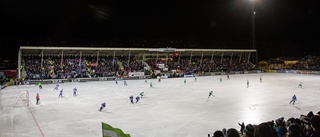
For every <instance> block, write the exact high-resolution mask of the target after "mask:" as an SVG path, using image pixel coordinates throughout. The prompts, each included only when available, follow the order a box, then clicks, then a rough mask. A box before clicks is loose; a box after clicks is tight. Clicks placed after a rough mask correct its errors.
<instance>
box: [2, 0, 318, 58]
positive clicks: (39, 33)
mask: <svg viewBox="0 0 320 137" xmlns="http://www.w3.org/2000/svg"><path fill="white" fill-rule="evenodd" d="M0 5H1V15H2V16H1V21H0V22H1V23H0V24H1V30H0V32H1V36H0V37H1V38H0V45H1V47H0V50H1V51H0V54H1V55H0V58H4V59H16V58H17V54H18V51H17V49H18V47H19V46H22V45H24V46H25V45H30V46H42V45H43V46H87V47H89V46H93V47H137V48H148V47H149V48H164V47H173V48H210V49H230V48H233V49H249V47H250V38H251V37H250V32H251V28H252V27H251V25H252V24H251V21H252V18H251V17H252V14H251V11H252V2H251V1H250V0H192V1H191V0H190V1H189V0H186V1H182V0H181V1H177V0H126V1H124V0H114V1H108V0H3V1H1V4H0ZM255 9H256V10H255V11H256V13H257V14H256V19H255V21H256V22H255V25H256V27H255V30H256V42H257V44H256V47H257V49H258V51H259V60H262V59H267V58H272V57H279V56H281V57H283V56H285V57H303V56H305V55H308V54H311V55H319V53H320V52H319V50H320V22H319V20H320V14H319V13H320V1H319V0H256V2H255Z"/></svg>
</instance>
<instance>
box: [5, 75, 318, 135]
mask: <svg viewBox="0 0 320 137" xmlns="http://www.w3.org/2000/svg"><path fill="white" fill-rule="evenodd" d="M260 76H261V77H262V82H260V80H259V79H260ZM219 78H222V82H220V80H219ZM184 79H187V83H186V84H184ZM247 79H248V80H249V82H250V86H249V87H247ZM150 82H152V83H154V88H150V87H149V83H150ZM300 82H302V85H303V88H298V85H299V83H300ZM319 82H320V77H319V76H317V75H302V74H275V73H263V74H239V75H230V79H227V77H226V75H221V76H207V77H198V79H197V82H195V81H194V78H171V79H162V82H157V80H156V79H148V84H145V83H144V80H127V83H128V86H124V85H123V81H121V80H119V85H116V84H115V82H114V81H102V82H100V81H98V82H73V83H60V87H59V89H63V90H64V93H63V95H64V97H63V98H58V95H59V91H53V89H54V87H55V84H43V89H39V88H38V87H37V86H35V85H29V86H25V85H21V86H11V87H7V88H5V89H4V90H2V91H1V93H0V95H1V101H0V104H1V113H0V124H1V125H0V136H1V137H41V136H45V137H73V136H74V137H101V136H102V129H101V122H105V123H108V124H110V125H111V126H113V127H117V128H120V129H122V130H123V131H124V132H125V133H127V134H130V135H131V137H207V134H208V133H211V134H212V133H213V132H214V131H215V130H221V129H222V128H227V129H228V128H236V129H240V126H239V125H238V122H244V123H245V124H248V123H251V124H259V123H261V122H265V121H270V120H275V119H277V118H280V117H284V118H285V119H288V118H289V117H299V116H300V115H301V114H307V113H308V112H309V111H313V112H318V111H320V106H319V105H318V103H319V101H320V94H319V93H320V83H319ZM74 87H77V89H78V92H77V93H78V94H79V95H78V96H77V97H73V96H72V94H73V88H74ZM26 90H27V91H29V92H30V101H31V104H30V106H29V107H13V103H14V100H15V99H16V97H17V96H18V94H19V92H20V91H26ZM211 90H212V91H213V93H214V97H210V98H208V93H209V91H211ZM142 91H143V92H145V98H143V99H142V100H141V101H140V103H137V104H133V105H132V104H130V101H129V96H130V95H133V96H134V97H136V96H138V95H139V93H140V92H142ZM36 93H39V94H40V98H41V99H40V101H41V104H40V105H35V102H36V99H35V96H36ZM294 94H295V95H296V96H297V99H298V101H297V102H296V104H295V105H289V101H290V100H291V97H292V96H293V95H294ZM102 102H106V104H107V105H106V109H104V110H103V111H102V112H99V111H98V109H99V107H100V104H101V103H102Z"/></svg>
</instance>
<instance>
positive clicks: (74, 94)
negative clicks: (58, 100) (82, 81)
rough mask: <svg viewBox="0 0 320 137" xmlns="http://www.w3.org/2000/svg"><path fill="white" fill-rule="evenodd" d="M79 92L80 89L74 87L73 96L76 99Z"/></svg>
mask: <svg viewBox="0 0 320 137" xmlns="http://www.w3.org/2000/svg"><path fill="white" fill-rule="evenodd" d="M77 91H78V89H77V88H76V87H74V88H73V96H74V97H75V96H77Z"/></svg>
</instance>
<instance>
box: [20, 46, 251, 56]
mask: <svg viewBox="0 0 320 137" xmlns="http://www.w3.org/2000/svg"><path fill="white" fill-rule="evenodd" d="M20 51H21V55H22V56H24V55H41V54H43V55H61V54H63V55H79V54H80V53H81V54H82V55H84V56H85V55H99V56H113V55H116V56H119V55H128V54H129V53H130V54H131V55H137V54H155V53H165V54H166V53H170V52H171V53H172V52H179V53H180V55H181V56H189V55H191V54H192V56H200V55H202V54H203V55H204V56H209V55H210V56H211V55H212V54H214V55H222V54H223V55H231V54H232V55H236V54H242V53H251V52H256V50H254V49H176V48H100V47H99V48H98V47H87V48H86V47H40V46H20Z"/></svg>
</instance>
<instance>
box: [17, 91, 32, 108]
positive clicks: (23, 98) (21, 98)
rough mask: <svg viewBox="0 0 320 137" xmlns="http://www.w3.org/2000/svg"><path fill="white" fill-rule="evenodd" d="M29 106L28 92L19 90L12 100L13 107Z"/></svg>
mask: <svg viewBox="0 0 320 137" xmlns="http://www.w3.org/2000/svg"><path fill="white" fill-rule="evenodd" d="M26 106H29V92H28V91H21V92H20V93H19V95H18V96H17V98H16V100H15V101H14V104H13V107H26Z"/></svg>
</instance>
